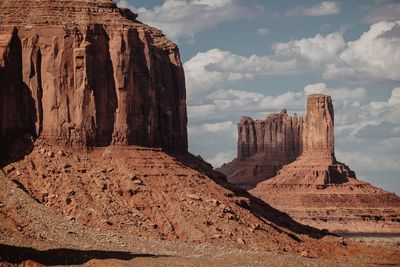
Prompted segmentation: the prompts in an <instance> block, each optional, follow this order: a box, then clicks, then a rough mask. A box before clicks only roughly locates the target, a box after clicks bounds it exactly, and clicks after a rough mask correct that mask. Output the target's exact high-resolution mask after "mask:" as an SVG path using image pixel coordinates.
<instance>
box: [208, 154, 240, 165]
mask: <svg viewBox="0 0 400 267" xmlns="http://www.w3.org/2000/svg"><path fill="white" fill-rule="evenodd" d="M235 157H236V152H234V151H233V150H231V151H229V152H219V153H217V154H216V155H215V157H213V158H208V159H207V161H208V162H210V163H211V164H212V165H213V166H214V168H218V167H220V166H221V165H222V164H224V163H228V162H230V161H231V160H233V159H234V158H235Z"/></svg>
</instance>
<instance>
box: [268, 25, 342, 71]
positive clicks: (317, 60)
mask: <svg viewBox="0 0 400 267" xmlns="http://www.w3.org/2000/svg"><path fill="white" fill-rule="evenodd" d="M344 48H345V42H344V40H343V37H342V34H341V33H339V32H335V33H331V34H328V35H327V36H323V35H321V34H319V33H318V34H316V35H315V36H314V37H311V38H303V39H300V40H295V41H291V42H287V43H278V44H276V45H275V47H274V51H275V53H276V54H277V55H281V56H282V55H284V56H286V57H298V56H300V57H304V58H306V59H308V60H309V61H310V62H311V63H313V64H321V63H325V62H329V61H331V60H333V59H334V58H335V57H336V55H337V54H338V53H339V52H341V51H343V49H344Z"/></svg>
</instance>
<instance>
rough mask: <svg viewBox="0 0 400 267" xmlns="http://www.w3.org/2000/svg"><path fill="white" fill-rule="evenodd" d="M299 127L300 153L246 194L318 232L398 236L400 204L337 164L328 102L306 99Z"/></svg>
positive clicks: (326, 98)
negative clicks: (273, 175) (301, 139)
mask: <svg viewBox="0 0 400 267" xmlns="http://www.w3.org/2000/svg"><path fill="white" fill-rule="evenodd" d="M303 127H304V131H303V133H304V137H303V153H302V154H301V155H300V156H299V157H298V158H297V159H296V160H295V161H294V162H292V163H290V164H288V165H285V166H283V168H282V169H281V170H279V172H278V173H277V175H276V176H275V177H273V178H271V179H268V180H266V181H263V182H261V183H259V184H257V185H256V187H255V188H253V189H251V190H250V193H251V194H253V195H255V196H257V197H260V198H261V199H263V200H264V201H266V202H268V203H269V204H271V205H272V206H274V207H276V208H278V209H280V210H283V211H285V212H287V213H288V214H290V215H291V216H292V217H293V218H295V219H296V220H298V221H300V222H302V223H304V224H308V225H312V226H314V227H317V228H322V229H329V230H330V231H337V232H365V233H369V232H375V231H377V229H379V231H382V232H389V233H390V232H398V231H399V229H400V224H399V223H398V222H399V218H400V210H399V203H400V198H399V197H398V196H396V195H395V194H392V193H389V192H386V191H384V190H382V189H379V188H376V187H374V186H372V185H370V184H368V183H366V182H363V181H361V180H358V179H355V178H356V176H355V173H354V172H353V171H352V170H350V168H349V167H348V166H347V165H345V164H343V163H340V162H338V161H337V160H336V158H335V152H334V130H333V127H334V117H333V105H332V101H331V98H330V97H329V96H325V95H311V96H309V97H308V101H307V115H306V119H305V121H304V125H303ZM377 218H379V219H377Z"/></svg>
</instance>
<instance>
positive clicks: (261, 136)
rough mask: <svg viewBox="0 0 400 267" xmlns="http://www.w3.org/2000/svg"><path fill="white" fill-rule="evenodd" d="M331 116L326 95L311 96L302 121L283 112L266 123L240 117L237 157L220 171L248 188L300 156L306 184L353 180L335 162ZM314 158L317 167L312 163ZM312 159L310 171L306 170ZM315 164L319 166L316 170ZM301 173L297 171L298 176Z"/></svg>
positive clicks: (348, 173) (344, 166)
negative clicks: (346, 178) (312, 168)
mask: <svg viewBox="0 0 400 267" xmlns="http://www.w3.org/2000/svg"><path fill="white" fill-rule="evenodd" d="M333 127H334V113H333V105H332V99H331V98H330V97H329V96H326V95H320V94H316V95H311V96H309V97H308V99H307V115H306V118H305V120H303V118H301V117H300V118H298V117H297V115H296V114H294V116H293V117H291V116H289V115H288V114H287V112H286V110H283V111H282V112H281V113H277V114H271V115H268V116H267V117H266V119H265V120H256V121H253V119H251V118H249V117H243V118H242V119H241V121H240V123H239V124H238V155H237V158H236V159H234V160H233V161H232V162H230V163H228V164H225V165H223V166H222V167H221V168H220V169H219V170H220V171H221V172H223V173H224V174H226V175H227V176H228V179H229V181H230V182H233V183H236V184H239V185H241V186H242V187H244V188H246V189H248V188H251V187H254V186H255V185H256V184H257V183H259V182H261V181H264V180H266V179H268V178H271V177H274V176H275V175H277V174H278V172H279V170H281V169H282V168H283V167H284V166H286V165H287V164H289V163H291V162H293V161H295V160H296V159H298V158H299V157H300V158H302V160H303V161H304V163H303V164H301V166H304V167H306V168H305V173H302V174H300V175H294V176H293V177H294V179H295V180H296V182H298V179H303V178H299V177H304V176H305V175H306V176H307V178H306V179H307V180H308V182H307V183H321V184H325V183H334V182H338V183H340V182H343V181H344V180H345V177H346V176H349V177H355V173H354V172H353V171H351V170H350V169H349V168H348V167H347V166H346V165H345V164H342V163H340V162H337V161H336V158H335V153H334V143H335V141H334V132H333ZM314 158H317V159H318V161H317V164H315V160H312V159H314ZM309 159H311V162H312V163H311V165H312V167H316V169H314V170H313V171H311V172H310V171H309V165H310V164H309V162H310V160H309ZM317 165H320V166H319V167H318V168H317ZM300 172H301V171H300V170H299V173H300Z"/></svg>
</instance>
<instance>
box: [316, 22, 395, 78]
mask: <svg viewBox="0 0 400 267" xmlns="http://www.w3.org/2000/svg"><path fill="white" fill-rule="evenodd" d="M399 68H400V21H396V22H385V21H383V22H378V23H375V24H373V25H371V27H370V29H369V30H368V31H367V32H365V33H364V34H362V36H361V37H360V38H359V39H358V40H355V41H353V42H348V43H347V45H346V49H345V50H343V52H341V53H340V54H339V55H338V60H337V61H335V62H331V63H329V64H327V66H326V70H325V72H324V77H326V78H333V77H351V78H353V79H363V80H366V79H367V80H397V81H398V80H400V72H399V71H398V69H399Z"/></svg>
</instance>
